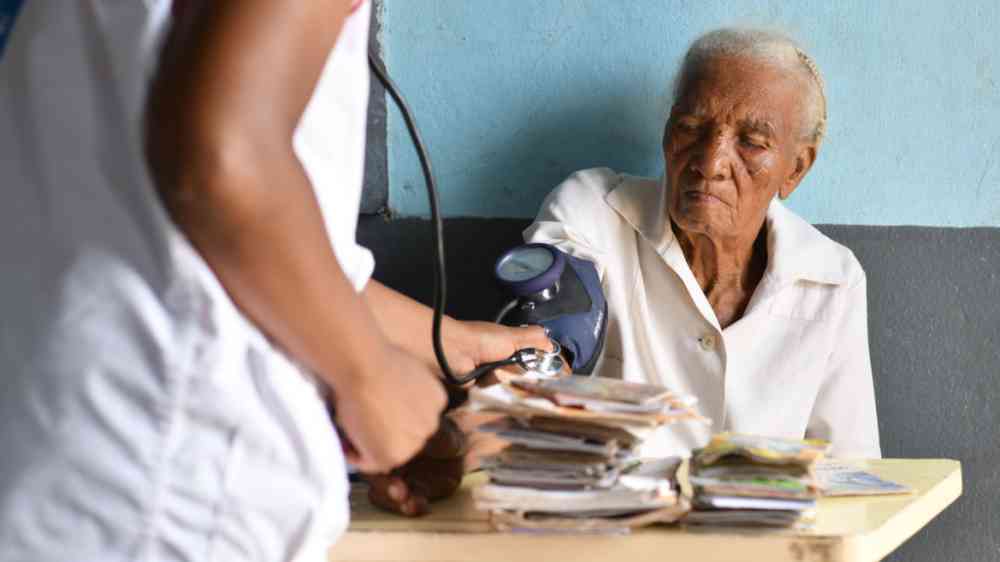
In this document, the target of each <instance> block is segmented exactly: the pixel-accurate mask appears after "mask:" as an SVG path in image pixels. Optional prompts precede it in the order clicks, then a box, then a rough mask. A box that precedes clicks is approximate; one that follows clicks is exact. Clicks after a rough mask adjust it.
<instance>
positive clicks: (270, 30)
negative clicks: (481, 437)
mask: <svg viewBox="0 0 1000 562" xmlns="http://www.w3.org/2000/svg"><path fill="white" fill-rule="evenodd" d="M179 6H181V8H182V9H181V10H179V11H178V12H177V13H176V18H175V23H174V26H173V28H172V30H171V32H170V34H169V36H168V38H167V41H166V44H165V47H164V49H163V52H162V55H161V59H160V66H159V68H158V71H157V74H156V76H155V79H154V81H153V84H152V88H151V92H150V94H149V100H148V105H147V114H146V157H147V160H148V163H149V166H150V169H151V171H152V173H153V177H154V180H155V184H156V188H157V190H158V191H159V194H160V196H161V198H162V200H163V202H164V204H165V206H166V209H167V211H168V212H169V214H170V216H171V217H172V219H173V220H174V221H175V222H176V224H177V225H178V226H179V227H180V229H181V230H182V231H183V232H184V233H185V234H186V235H187V237H188V238H189V239H190V241H191V243H192V244H193V245H194V247H195V248H196V249H197V250H198V251H199V252H200V253H201V254H202V256H203V257H204V259H205V261H206V262H207V263H208V265H209V266H210V267H211V268H212V270H213V271H214V272H215V274H216V275H217V276H218V278H219V280H220V281H221V282H222V284H223V285H224V286H225V288H226V290H227V291H228V292H229V294H230V295H231V297H232V298H233V300H234V301H235V302H236V304H237V305H238V306H240V307H241V309H242V310H243V311H244V312H245V313H246V315H247V316H248V317H249V318H250V319H252V320H253V321H254V322H255V323H256V324H257V325H258V326H260V327H261V329H262V330H263V331H264V332H266V333H267V334H269V335H270V336H271V337H272V338H274V340H276V341H277V342H278V343H279V344H281V345H282V346H283V347H284V348H286V349H287V350H288V351H289V352H290V353H291V354H292V355H294V356H295V357H297V358H299V359H300V360H301V361H303V362H304V363H305V364H307V365H308V366H309V367H310V368H312V369H313V370H315V372H316V373H318V375H319V376H320V377H321V378H322V380H323V381H325V382H326V383H328V384H329V385H330V386H331V387H332V389H333V392H334V395H335V404H336V414H337V422H338V425H339V426H340V427H341V429H342V430H343V431H344V433H345V434H346V436H347V437H348V438H349V439H350V441H351V443H352V445H353V446H354V449H355V451H353V452H352V453H351V454H349V458H348V460H349V461H350V462H352V463H353V464H355V465H356V466H358V467H359V468H361V469H363V470H369V471H382V470H387V469H389V468H392V467H394V466H397V465H399V464H401V463H402V462H404V461H406V460H407V459H408V458H410V457H411V456H412V455H413V454H414V453H416V452H417V451H418V450H419V449H420V448H421V447H422V446H423V445H424V443H425V441H426V439H427V438H428V436H430V435H431V434H432V433H433V432H434V431H435V429H436V427H437V425H438V418H439V413H440V412H441V410H442V409H443V407H444V404H445V394H444V392H443V389H442V388H441V385H440V383H439V382H438V380H437V377H436V375H435V373H433V372H432V371H431V370H430V369H429V368H428V367H427V366H426V365H425V364H424V363H423V362H422V361H420V360H418V359H416V358H414V357H413V356H412V355H410V354H408V353H406V352H404V351H402V350H401V349H400V348H399V347H397V346H395V345H393V344H392V343H391V342H390V341H389V340H388V338H386V337H385V335H383V334H382V332H381V331H380V330H379V328H378V324H377V323H376V320H375V318H374V316H373V315H372V313H371V311H370V310H369V309H368V307H367V306H366V304H365V302H364V300H363V299H362V297H361V296H360V295H359V294H357V293H356V292H355V290H354V288H353V287H352V285H351V283H350V282H349V280H348V279H347V277H346V276H345V274H344V272H343V271H342V269H341V267H340V265H339V263H338V262H337V259H336V257H335V256H334V254H333V251H332V249H331V247H330V243H329V240H328V239H327V235H326V230H325V228H324V223H323V220H322V217H321V214H320V210H319V208H318V205H317V202H316V199H315V197H314V194H313V190H312V186H311V184H310V181H309V179H308V177H307V176H306V174H305V171H304V169H303V167H302V165H301V163H300V162H299V160H298V158H297V157H296V156H295V153H294V151H293V147H292V135H293V133H294V131H295V128H296V125H297V124H298V122H299V119H300V118H301V116H302V113H303V111H304V109H305V107H306V104H307V103H308V101H309V99H310V97H311V95H312V92H313V89H314V88H315V85H316V82H317V80H318V79H319V76H320V72H321V71H322V69H323V67H324V64H325V62H326V59H327V57H328V55H329V53H330V51H331V49H332V48H333V46H334V44H335V42H336V40H337V37H338V34H339V33H340V30H341V27H342V25H343V23H344V21H345V18H346V17H347V16H348V12H349V9H350V2H349V1H348V0H336V1H334V0H322V1H320V0H298V1H283V2H274V1H273V0H228V1H216V2H186V3H184V4H180V5H179Z"/></svg>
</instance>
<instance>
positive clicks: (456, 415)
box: [364, 409, 507, 517]
mask: <svg viewBox="0 0 1000 562" xmlns="http://www.w3.org/2000/svg"><path fill="white" fill-rule="evenodd" d="M500 417H503V414H483V413H479V412H470V411H468V410H465V409H461V410H457V411H454V412H450V413H449V414H448V415H447V417H445V418H444V419H443V420H442V422H441V426H440V428H439V429H438V431H437V433H435V434H434V436H433V437H432V438H431V439H430V441H428V442H427V445H426V446H425V447H424V449H423V450H422V451H421V452H420V454H418V455H417V456H416V457H414V459H413V460H411V461H410V462H408V463H406V464H405V465H403V466H401V467H399V468H397V469H395V470H393V471H391V472H390V473H388V474H365V475H364V477H365V480H367V481H368V484H369V488H368V499H369V501H371V502H372V504H374V505H376V506H378V507H380V508H382V509H384V510H386V511H391V512H393V513H398V514H400V515H406V516H408V517H417V516H420V515H424V514H425V513H428V512H429V511H430V503H431V502H433V501H435V500H439V499H443V498H446V497H448V496H451V495H452V494H454V493H455V491H456V490H458V487H459V486H460V485H461V483H462V476H463V475H464V474H465V473H466V472H469V471H470V470H474V469H476V468H478V467H479V463H480V460H481V459H482V457H484V456H486V455H490V454H495V453H498V452H500V451H501V450H502V449H503V448H504V447H506V446H507V443H506V442H504V441H501V440H499V439H498V438H496V437H495V436H493V435H491V434H486V433H477V432H475V431H474V429H475V428H476V427H478V426H479V425H481V424H483V423H486V422H488V421H492V420H495V419H497V418H500Z"/></svg>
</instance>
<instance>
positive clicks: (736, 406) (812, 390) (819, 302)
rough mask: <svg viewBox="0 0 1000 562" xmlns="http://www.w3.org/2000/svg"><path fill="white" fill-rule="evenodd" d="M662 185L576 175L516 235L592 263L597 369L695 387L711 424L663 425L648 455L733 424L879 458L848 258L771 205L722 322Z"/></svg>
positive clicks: (698, 442)
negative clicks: (602, 323)
mask: <svg viewBox="0 0 1000 562" xmlns="http://www.w3.org/2000/svg"><path fill="white" fill-rule="evenodd" d="M662 183H663V182H662V181H661V180H652V179H646V178H636V177H631V176H627V175H624V174H618V173H615V172H613V171H611V170H609V169H607V168H599V169H592V170H584V171H582V172H577V173H576V174H573V175H572V176H570V178H569V179H567V180H566V181H565V182H563V183H562V185H560V186H559V187H558V188H556V189H555V191H553V192H552V193H551V194H550V195H549V196H548V198H547V199H546V200H545V203H544V204H543V205H542V209H541V211H539V213H538V218H537V219H536V221H535V223H534V224H533V225H531V227H530V228H528V230H527V232H525V239H526V240H528V241H529V242H547V243H550V244H553V245H555V246H558V247H559V248H561V249H562V250H564V251H566V252H569V253H571V254H574V255H577V256H580V257H582V258H584V259H588V260H591V261H593V262H594V263H595V264H596V265H597V268H598V270H599V272H600V274H601V280H602V285H603V287H604V291H605V294H606V296H607V299H608V335H607V340H606V343H605V347H604V353H603V356H602V358H601V363H600V364H599V365H598V367H597V368H598V372H599V373H601V374H602V375H606V376H611V377H618V378H624V379H626V380H632V381H636V382H653V383H656V384H663V385H665V386H667V387H669V388H673V389H676V390H679V391H683V392H687V393H690V394H693V395H695V396H697V397H698V398H700V400H701V401H700V403H699V405H698V408H699V410H700V411H701V413H702V414H704V415H705V416H707V417H709V418H711V419H712V421H713V422H714V424H713V425H712V426H711V427H708V426H702V425H697V424H689V423H686V424H679V425H677V426H671V427H669V428H667V429H666V430H664V431H662V432H660V434H659V435H657V438H656V439H654V440H653V441H652V442H651V443H650V445H649V447H648V448H647V449H646V450H644V451H643V453H644V454H649V455H667V454H684V453H686V452H687V451H690V450H691V449H693V448H696V447H701V446H704V445H705V443H706V442H707V441H708V438H709V435H710V433H711V432H713V431H722V430H730V431H739V432H744V433H755V434H760V435H768V436H776V437H795V438H801V437H803V436H809V437H818V438H823V439H829V440H831V441H832V443H833V454H834V455H837V456H841V457H867V458H877V457H879V456H881V451H880V448H879V436H878V420H877V417H876V414H875V391H874V386H873V384H872V368H871V360H870V358H869V352H868V321H867V318H868V316H867V301H866V296H865V273H864V271H863V270H862V269H861V264H859V263H858V260H857V259H856V258H855V257H854V254H852V253H851V251H850V250H848V249H847V248H845V247H843V246H841V245H840V244H837V243H836V242H834V241H833V240H830V239H829V238H827V237H826V236H824V235H823V234H822V233H821V232H819V231H818V230H816V229H815V228H813V227H812V226H811V225H810V224H808V223H807V222H805V221H804V220H802V219H801V218H799V217H798V216H796V215H795V214H794V213H792V212H791V211H789V210H788V209H786V208H785V207H784V206H783V205H782V204H781V203H779V202H778V201H777V200H775V201H774V202H772V203H771V206H770V207H769V208H768V211H767V224H766V228H767V235H768V236H767V251H768V257H767V270H766V272H765V273H764V278H763V279H761V281H760V284H759V285H758V286H757V289H756V291H755V292H754V294H753V297H752V298H751V299H750V303H749V304H748V305H747V309H746V311H745V312H744V314H743V317H742V318H740V319H739V320H738V321H737V322H735V323H734V324H732V325H730V326H728V327H726V328H725V329H722V328H721V327H720V325H719V321H718V319H717V318H716V316H715V312H714V311H713V310H712V306H711V305H710V304H709V302H708V299H707V298H706V297H705V293H704V292H703V291H702V290H701V287H700V286H699V285H698V282H697V281H696V280H695V278H694V274H693V273H692V272H691V268H690V267H689V266H688V263H687V260H686V259H685V258H684V253H683V252H682V251H681V248H680V245H679V244H677V239H676V238H675V236H674V233H673V230H672V229H671V228H670V222H669V221H668V220H667V211H666V201H667V192H666V189H665V188H664V187H663V186H662Z"/></svg>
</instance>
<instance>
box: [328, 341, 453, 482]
mask: <svg viewBox="0 0 1000 562" xmlns="http://www.w3.org/2000/svg"><path fill="white" fill-rule="evenodd" d="M365 371H366V372H363V373H359V374H358V376H355V377H353V378H352V379H351V383H350V384H342V385H340V386H339V387H338V388H335V389H334V392H335V395H334V397H333V400H334V411H335V416H336V422H337V426H338V427H339V428H340V431H341V433H342V435H343V436H344V437H346V439H347V441H348V442H347V443H345V447H344V449H345V456H346V458H347V461H348V462H350V463H351V464H353V465H354V466H356V467H357V468H358V469H359V470H361V471H362V472H388V471H389V470H391V469H393V468H395V467H397V466H400V465H402V464H403V463H405V462H407V461H408V460H410V459H411V458H412V457H413V456H414V455H415V454H416V453H417V452H418V451H420V450H421V449H422V448H423V447H424V445H425V443H426V442H427V439H428V438H429V437H430V436H431V435H433V434H434V432H435V431H436V430H437V428H438V423H439V420H440V415H441V411H442V410H443V409H444V406H445V402H446V397H445V392H444V388H443V387H442V386H441V381H440V379H439V378H438V376H437V373H435V372H434V371H432V370H431V369H430V368H429V367H428V366H427V365H426V363H424V362H422V361H420V360H419V359H417V358H416V357H414V356H412V355H410V354H409V353H406V352H405V351H402V350H400V349H399V348H397V347H395V346H393V345H391V344H386V345H385V347H384V350H383V352H382V353H380V354H379V357H378V358H376V359H375V360H374V361H373V363H372V365H371V366H369V367H368V368H366V369H365Z"/></svg>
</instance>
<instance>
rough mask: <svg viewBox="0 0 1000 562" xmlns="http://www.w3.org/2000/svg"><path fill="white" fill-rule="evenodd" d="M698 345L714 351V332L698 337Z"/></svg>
mask: <svg viewBox="0 0 1000 562" xmlns="http://www.w3.org/2000/svg"><path fill="white" fill-rule="evenodd" d="M698 345H700V346H701V348H702V349H703V350H705V351H712V350H714V349H715V336H713V335H712V334H705V335H704V336H701V337H700V338H698Z"/></svg>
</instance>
